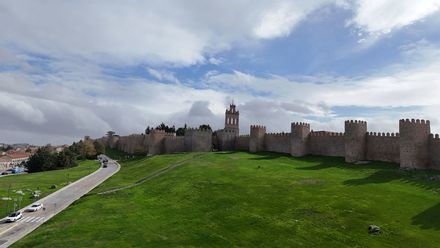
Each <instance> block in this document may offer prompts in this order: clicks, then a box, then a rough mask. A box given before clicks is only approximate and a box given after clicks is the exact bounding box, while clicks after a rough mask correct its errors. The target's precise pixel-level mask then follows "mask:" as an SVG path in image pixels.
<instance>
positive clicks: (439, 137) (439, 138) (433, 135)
mask: <svg viewBox="0 0 440 248" xmlns="http://www.w3.org/2000/svg"><path fill="white" fill-rule="evenodd" d="M429 137H430V138H431V139H433V140H435V141H440V135H438V134H430V135H429Z"/></svg>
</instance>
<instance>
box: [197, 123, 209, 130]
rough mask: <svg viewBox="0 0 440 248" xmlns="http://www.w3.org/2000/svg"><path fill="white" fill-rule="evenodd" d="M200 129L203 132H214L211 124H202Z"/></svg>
mask: <svg viewBox="0 0 440 248" xmlns="http://www.w3.org/2000/svg"><path fill="white" fill-rule="evenodd" d="M199 128H200V129H203V130H212V129H211V126H209V124H202V125H200V126H199Z"/></svg>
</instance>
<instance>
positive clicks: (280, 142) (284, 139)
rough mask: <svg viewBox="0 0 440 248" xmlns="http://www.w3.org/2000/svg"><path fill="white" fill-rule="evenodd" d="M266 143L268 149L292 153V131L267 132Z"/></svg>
mask: <svg viewBox="0 0 440 248" xmlns="http://www.w3.org/2000/svg"><path fill="white" fill-rule="evenodd" d="M264 144H265V150H266V151H269V152H279V153H290V133H267V134H266V136H265V137H264Z"/></svg>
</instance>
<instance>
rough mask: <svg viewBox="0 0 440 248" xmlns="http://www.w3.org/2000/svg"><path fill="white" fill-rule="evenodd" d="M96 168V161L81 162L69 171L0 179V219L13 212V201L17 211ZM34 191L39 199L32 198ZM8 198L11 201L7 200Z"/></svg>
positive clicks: (97, 165) (20, 175) (54, 171)
mask: <svg viewBox="0 0 440 248" xmlns="http://www.w3.org/2000/svg"><path fill="white" fill-rule="evenodd" d="M98 168H99V163H98V162H97V161H90V160H89V161H82V162H80V163H79V165H78V166H77V167H73V168H70V169H63V170H53V171H45V172H37V173H30V174H19V175H12V176H6V177H0V218H3V217H4V216H6V215H7V214H9V213H10V212H12V211H13V210H14V200H15V204H16V209H17V210H18V209H20V208H22V207H24V206H26V205H28V204H30V203H32V202H34V201H36V200H37V199H39V198H43V197H45V196H47V195H49V194H50V193H52V192H54V191H56V190H58V189H60V188H61V187H64V186H66V185H67V183H68V182H74V181H76V180H78V179H79V178H81V177H84V176H86V175H88V174H90V173H92V172H93V171H95V170H97V169H98ZM52 185H56V186H57V188H55V189H52V188H51V186H52ZM34 191H40V192H41V193H40V197H39V198H33V197H32V192H34ZM8 198H11V199H12V200H8ZM20 199H21V200H20Z"/></svg>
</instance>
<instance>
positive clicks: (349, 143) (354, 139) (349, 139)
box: [345, 120, 367, 163]
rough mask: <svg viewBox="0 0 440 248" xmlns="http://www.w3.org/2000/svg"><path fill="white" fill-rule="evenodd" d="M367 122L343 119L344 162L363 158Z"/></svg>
mask: <svg viewBox="0 0 440 248" xmlns="http://www.w3.org/2000/svg"><path fill="white" fill-rule="evenodd" d="M366 144H367V122H366V121H357V120H356V121H353V120H349V121H345V162H349V163H353V162H356V161H360V160H365V155H366Z"/></svg>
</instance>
